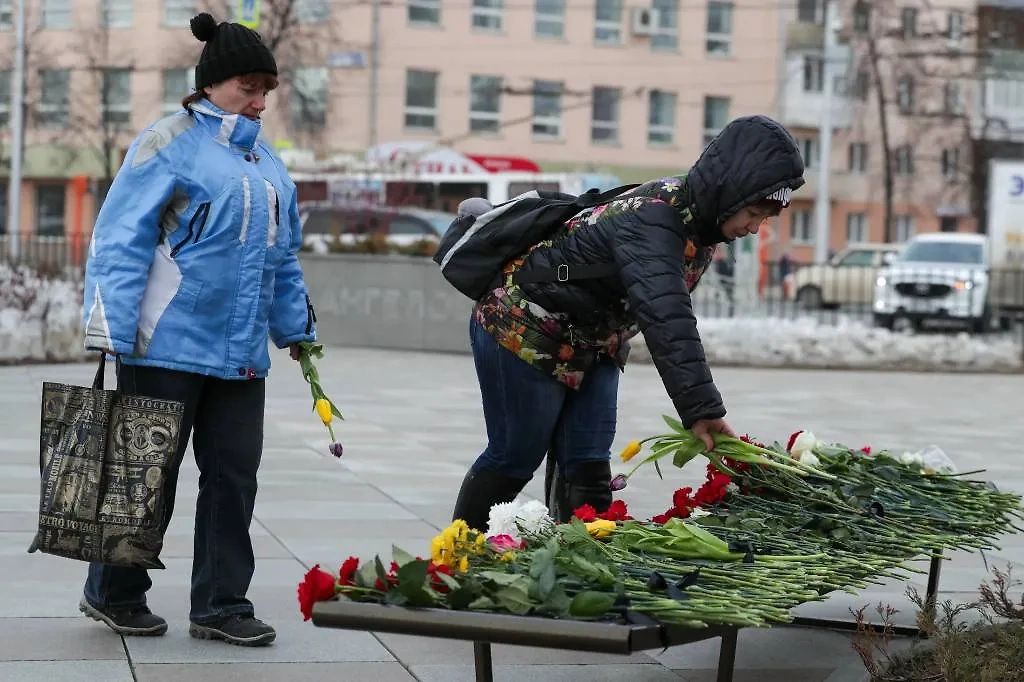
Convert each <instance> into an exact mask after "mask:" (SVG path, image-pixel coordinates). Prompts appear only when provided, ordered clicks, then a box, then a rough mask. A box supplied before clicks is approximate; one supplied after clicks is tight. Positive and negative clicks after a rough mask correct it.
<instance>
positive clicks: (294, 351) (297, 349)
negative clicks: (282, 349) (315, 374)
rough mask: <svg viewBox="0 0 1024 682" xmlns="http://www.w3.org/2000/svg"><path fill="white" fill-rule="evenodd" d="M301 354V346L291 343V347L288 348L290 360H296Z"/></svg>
mask: <svg viewBox="0 0 1024 682" xmlns="http://www.w3.org/2000/svg"><path fill="white" fill-rule="evenodd" d="M301 354H302V346H300V345H299V344H297V343H293V344H292V345H290V346H288V355H290V356H292V360H298V359H299V356H300V355H301Z"/></svg>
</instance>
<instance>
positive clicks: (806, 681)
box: [674, 668, 835, 682]
mask: <svg viewBox="0 0 1024 682" xmlns="http://www.w3.org/2000/svg"><path fill="white" fill-rule="evenodd" d="M674 672H675V673H676V674H677V675H678V676H679V677H681V678H683V681H684V682H716V680H717V679H718V678H717V677H716V675H717V673H716V671H714V670H675V671H674ZM834 672H835V671H833V670H832V669H831V668H826V669H818V668H784V669H780V670H771V669H758V670H737V671H736V673H735V674H734V675H733V678H732V679H733V682H827V681H828V680H830V679H831V678H832V674H833V673H834Z"/></svg>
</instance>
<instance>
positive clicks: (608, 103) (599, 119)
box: [590, 85, 622, 142]
mask: <svg viewBox="0 0 1024 682" xmlns="http://www.w3.org/2000/svg"><path fill="white" fill-rule="evenodd" d="M621 100H622V90H621V89H619V88H608V87H603V86H600V85H597V86H594V92H593V98H592V100H591V106H590V118H591V124H590V141H591V142H617V141H618V139H619V103H620V102H621Z"/></svg>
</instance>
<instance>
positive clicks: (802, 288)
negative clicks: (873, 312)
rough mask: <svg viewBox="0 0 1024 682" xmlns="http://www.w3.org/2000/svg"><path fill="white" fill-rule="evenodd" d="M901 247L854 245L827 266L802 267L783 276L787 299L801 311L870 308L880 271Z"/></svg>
mask: <svg viewBox="0 0 1024 682" xmlns="http://www.w3.org/2000/svg"><path fill="white" fill-rule="evenodd" d="M901 248H902V246H901V245H900V244H871V243H865V244H856V245H852V246H848V247H846V248H844V249H842V250H841V251H839V252H838V253H836V254H835V255H833V256H832V257H831V258H830V259H829V260H828V261H827V262H825V263H823V264H820V265H817V264H815V265H804V266H802V267H799V268H798V269H797V270H796V271H795V272H792V273H790V274H789V275H787V276H786V279H785V280H784V281H783V291H784V294H785V296H786V298H788V299H790V300H794V301H796V302H797V304H798V305H800V306H801V307H802V308H808V309H816V308H835V307H838V306H841V305H851V304H854V305H869V304H870V303H871V301H872V299H873V297H874V289H875V280H876V279H877V278H878V272H879V270H880V269H881V268H882V267H884V266H885V265H886V264H887V263H889V262H890V261H892V260H893V259H894V258H896V257H897V256H898V255H899V252H900V249H901Z"/></svg>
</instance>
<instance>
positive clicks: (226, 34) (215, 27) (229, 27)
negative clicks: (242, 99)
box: [189, 12, 277, 90]
mask: <svg viewBox="0 0 1024 682" xmlns="http://www.w3.org/2000/svg"><path fill="white" fill-rule="evenodd" d="M189 24H190V26H191V27H192V35H194V36H195V37H196V38H197V39H198V40H201V41H202V42H204V43H206V47H204V48H203V54H202V55H201V56H200V57H199V63H198V64H197V65H196V89H197V90H199V89H201V88H204V87H206V86H207V85H213V84H214V83H219V82H221V81H225V80H228V79H229V78H233V77H234V76H241V75H244V74H247V73H269V74H272V75H274V76H276V75H277V62H276V61H274V55H273V53H271V51H270V48H268V47H267V46H266V45H264V44H263V39H262V38H260V34H259V33H257V32H256V31H254V30H252V29H251V28H248V27H246V26H242V25H241V24H234V23H229V22H227V21H224V22H221V23H220V24H218V23H217V20H216V19H214V18H213V16H212V15H210V14H208V13H207V12H203V13H201V14H197V15H196V16H194V17H192V21H190V22H189Z"/></svg>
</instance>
